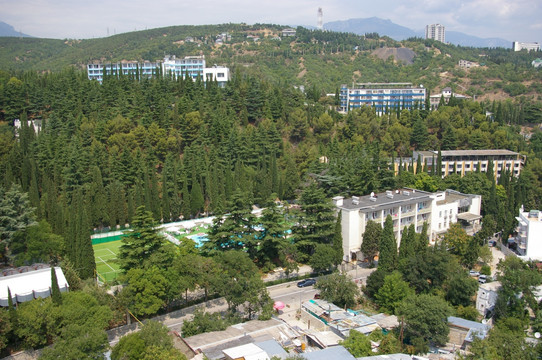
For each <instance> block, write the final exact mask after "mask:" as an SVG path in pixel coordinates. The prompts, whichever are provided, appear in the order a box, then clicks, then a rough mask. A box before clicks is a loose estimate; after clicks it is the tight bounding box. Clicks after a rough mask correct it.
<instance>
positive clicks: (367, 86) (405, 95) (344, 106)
mask: <svg viewBox="0 0 542 360" xmlns="http://www.w3.org/2000/svg"><path fill="white" fill-rule="evenodd" d="M339 97H340V111H341V112H343V113H346V112H348V111H349V110H352V109H356V108H360V107H362V106H371V107H374V108H375V109H376V112H377V113H378V114H383V113H385V112H386V110H389V111H392V110H398V109H399V110H402V109H409V110H410V109H412V108H415V107H416V106H419V107H423V106H425V88H424V87H423V86H419V87H415V86H413V85H412V83H361V84H356V86H355V87H354V88H348V87H347V86H346V85H342V86H341V90H340V94H339Z"/></svg>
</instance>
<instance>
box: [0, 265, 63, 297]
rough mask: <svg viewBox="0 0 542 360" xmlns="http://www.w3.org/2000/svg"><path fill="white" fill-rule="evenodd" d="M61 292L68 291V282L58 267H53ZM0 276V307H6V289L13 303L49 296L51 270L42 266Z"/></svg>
mask: <svg viewBox="0 0 542 360" xmlns="http://www.w3.org/2000/svg"><path fill="white" fill-rule="evenodd" d="M55 273H56V278H57V280H58V287H59V288H60V291H61V292H66V291H68V289H69V287H70V286H69V285H68V281H67V280H66V277H64V273H63V272H62V269H61V268H60V267H55ZM1 274H2V275H4V276H0V306H8V288H9V290H10V292H11V296H12V300H13V302H14V303H16V302H18V303H22V302H26V301H30V300H33V299H37V298H47V297H49V296H51V268H50V267H49V266H47V265H44V264H36V265H34V266H23V267H20V268H18V269H7V270H4V271H3V272H2V273H1Z"/></svg>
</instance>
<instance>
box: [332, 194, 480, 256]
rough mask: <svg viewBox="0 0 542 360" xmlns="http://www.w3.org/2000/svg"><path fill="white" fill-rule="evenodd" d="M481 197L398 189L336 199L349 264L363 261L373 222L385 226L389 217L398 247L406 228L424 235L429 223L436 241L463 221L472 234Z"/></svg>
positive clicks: (432, 239) (478, 222)
mask: <svg viewBox="0 0 542 360" xmlns="http://www.w3.org/2000/svg"><path fill="white" fill-rule="evenodd" d="M481 203H482V197H481V196H480V195H470V194H462V193H459V192H457V191H454V190H446V191H440V192H436V193H431V192H427V191H421V190H415V189H397V190H395V191H386V192H385V193H380V194H374V193H371V194H370V195H366V196H352V197H351V198H348V199H345V198H344V197H342V196H336V197H334V198H333V204H334V205H335V206H336V207H337V210H338V211H340V212H341V214H342V224H341V229H342V237H343V252H344V260H345V261H353V260H357V259H362V258H363V255H362V254H361V244H362V242H363V233H364V232H365V227H366V226H367V223H368V221H369V220H372V221H375V222H376V223H378V224H380V225H381V226H382V227H383V226H384V222H385V220H386V217H387V216H388V215H390V216H391V217H392V219H393V230H394V233H395V238H396V239H397V245H398V246H399V245H400V243H401V235H402V232H403V230H404V229H405V228H407V227H409V226H410V225H411V224H414V227H415V229H416V232H418V233H419V232H421V231H422V228H423V224H424V223H426V222H427V224H428V235H429V238H430V239H431V241H434V240H435V239H436V238H437V237H438V236H439V235H440V234H443V233H444V232H446V231H447V230H448V229H449V228H450V224H452V223H456V222H461V224H462V225H463V227H464V228H465V229H466V231H467V232H469V233H471V234H472V233H474V232H476V231H477V230H478V229H479V227H480V219H481V216H480V210H481Z"/></svg>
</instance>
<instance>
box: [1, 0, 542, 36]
mask: <svg viewBox="0 0 542 360" xmlns="http://www.w3.org/2000/svg"><path fill="white" fill-rule="evenodd" d="M318 7H322V10H323V14H324V16H323V22H324V24H325V23H326V22H331V21H337V20H348V19H355V18H369V17H373V16H375V17H379V18H382V19H389V20H391V21H392V22H394V23H396V24H398V25H402V26H405V27H408V28H410V29H412V30H415V31H417V30H422V29H424V28H425V25H427V24H435V23H439V24H443V25H444V26H445V27H446V30H447V31H460V32H464V33H466V34H469V35H474V36H478V37H482V38H489V37H498V38H502V39H505V40H509V41H538V42H542V1H541V0H378V1H375V0H318V1H311V0H273V1H254V0H220V1H219V0H196V1H183V0H131V1H126V0H85V1H83V0H0V21H3V22H5V23H8V24H10V25H12V26H13V27H14V28H15V30H16V31H20V32H22V33H25V34H28V35H31V36H36V37H42V38H55V39H66V38H69V39H88V38H97V37H105V36H108V34H109V35H114V34H119V33H123V32H129V31H134V30H145V29H152V28H158V27H165V26H173V25H203V24H223V23H247V24H254V23H272V24H280V25H291V26H297V25H310V26H316V22H317V10H318Z"/></svg>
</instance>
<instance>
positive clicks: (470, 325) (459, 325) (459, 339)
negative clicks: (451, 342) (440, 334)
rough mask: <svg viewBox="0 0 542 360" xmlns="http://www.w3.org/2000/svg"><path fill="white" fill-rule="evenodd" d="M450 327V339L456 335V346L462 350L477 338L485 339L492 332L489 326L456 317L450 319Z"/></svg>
mask: <svg viewBox="0 0 542 360" xmlns="http://www.w3.org/2000/svg"><path fill="white" fill-rule="evenodd" d="M448 326H449V327H450V337H454V335H455V337H456V344H457V345H459V346H461V347H462V348H465V347H466V346H468V345H469V344H471V343H472V342H473V341H474V339H475V338H479V339H480V340H483V339H485V338H486V336H487V335H488V333H489V330H490V326H489V325H486V324H483V323H479V322H476V321H471V320H466V319H462V318H459V317H455V316H449V317H448ZM454 330H455V331H454Z"/></svg>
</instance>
